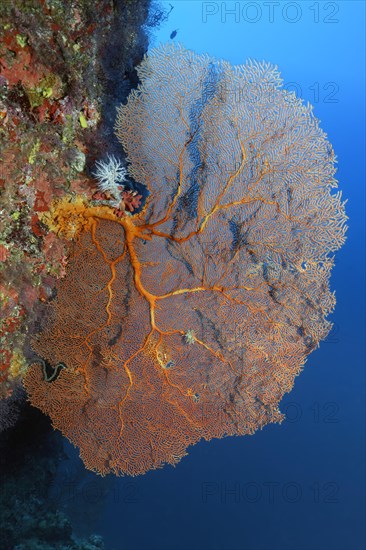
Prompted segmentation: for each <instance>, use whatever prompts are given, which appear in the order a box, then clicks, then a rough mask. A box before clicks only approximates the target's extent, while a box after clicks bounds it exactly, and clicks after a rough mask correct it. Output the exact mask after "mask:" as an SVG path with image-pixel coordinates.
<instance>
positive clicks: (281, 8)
mask: <svg viewBox="0 0 366 550" xmlns="http://www.w3.org/2000/svg"><path fill="white" fill-rule="evenodd" d="M201 15H202V23H210V22H213V21H215V22H217V21H220V22H221V23H227V22H235V23H252V24H253V23H259V22H268V23H276V22H279V21H285V22H286V23H290V24H293V23H298V22H299V21H301V20H304V19H306V20H307V21H309V20H310V21H312V22H313V23H328V24H329V23H330V24H332V23H333V24H334V23H339V18H338V16H339V4H338V2H313V3H310V2H285V3H284V2H202V10H201Z"/></svg>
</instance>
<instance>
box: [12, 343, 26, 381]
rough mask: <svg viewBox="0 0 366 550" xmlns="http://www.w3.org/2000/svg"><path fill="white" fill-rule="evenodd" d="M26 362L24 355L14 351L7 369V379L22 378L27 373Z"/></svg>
mask: <svg viewBox="0 0 366 550" xmlns="http://www.w3.org/2000/svg"><path fill="white" fill-rule="evenodd" d="M27 367H28V364H27V361H26V359H25V357H24V354H23V352H22V351H20V350H15V351H14V352H13V356H12V358H11V364H10V369H9V379H10V380H17V379H20V378H22V377H23V376H24V374H25V373H26V371H27Z"/></svg>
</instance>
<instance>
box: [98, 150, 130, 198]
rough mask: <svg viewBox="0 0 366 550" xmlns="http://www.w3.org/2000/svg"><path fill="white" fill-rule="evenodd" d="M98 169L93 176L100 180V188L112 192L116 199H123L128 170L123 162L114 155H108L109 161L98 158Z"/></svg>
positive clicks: (102, 190) (103, 191)
mask: <svg viewBox="0 0 366 550" xmlns="http://www.w3.org/2000/svg"><path fill="white" fill-rule="evenodd" d="M95 166H96V170H95V172H93V176H94V177H95V178H96V179H97V180H98V189H99V190H100V191H101V192H102V193H109V194H111V195H112V196H113V197H114V198H115V199H116V201H118V202H120V201H121V199H122V195H121V192H122V191H123V189H124V185H123V182H125V181H126V175H127V170H126V168H125V166H123V164H122V162H121V161H120V160H118V159H117V158H116V157H115V156H113V155H108V156H107V161H103V160H98V161H97V162H96V163H95Z"/></svg>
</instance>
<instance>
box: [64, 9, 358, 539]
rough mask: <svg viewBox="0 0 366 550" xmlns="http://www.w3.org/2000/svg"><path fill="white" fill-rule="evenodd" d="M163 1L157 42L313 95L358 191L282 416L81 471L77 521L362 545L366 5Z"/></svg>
mask: <svg viewBox="0 0 366 550" xmlns="http://www.w3.org/2000/svg"><path fill="white" fill-rule="evenodd" d="M165 4H166V6H167V7H169V5H171V6H173V10H172V11H171V13H170V16H169V20H168V22H167V23H166V24H164V25H162V26H161V28H160V30H159V31H156V32H155V34H154V35H153V37H152V46H153V45H154V44H155V45H158V44H159V43H160V42H163V43H164V42H167V41H169V40H171V39H170V35H171V33H172V32H173V31H174V30H177V34H176V36H175V37H174V40H175V41H179V42H180V43H181V44H182V45H184V46H185V47H186V48H189V49H192V50H194V51H196V52H199V53H201V52H207V53H208V54H210V55H211V56H214V57H217V58H223V59H227V60H228V61H230V62H231V63H232V64H242V63H245V61H246V59H247V58H252V59H257V60H260V61H261V60H266V61H270V62H271V63H273V64H275V65H277V66H278V68H279V70H280V71H281V73H282V77H283V79H284V83H285V87H287V88H288V89H292V90H295V91H296V92H297V94H298V95H300V96H301V97H302V98H303V99H304V100H305V101H306V102H307V101H309V102H310V103H312V104H313V105H314V114H315V116H316V117H317V118H319V119H320V120H321V127H322V129H323V130H325V131H326V132H327V134H328V138H329V140H330V142H331V143H332V145H333V148H334V150H335V153H336V155H337V157H338V173H337V176H336V177H337V179H338V180H339V185H340V189H341V190H342V191H343V197H344V198H347V199H348V202H347V207H346V208H347V215H348V216H349V223H348V225H349V230H348V233H347V241H346V244H345V246H344V247H343V248H342V249H341V250H340V252H338V253H337V257H336V258H337V259H336V266H335V268H334V271H333V274H332V278H331V287H332V289H335V291H336V297H337V306H336V309H335V312H334V314H332V317H331V319H332V321H333V323H334V328H333V331H332V332H331V334H330V335H329V336H328V338H327V339H326V341H324V342H322V343H321V345H320V348H319V349H318V350H316V351H314V352H313V353H312V354H311V355H310V357H309V359H308V361H307V363H306V365H305V369H304V371H303V373H302V374H301V375H300V376H299V377H298V378H297V380H296V383H295V386H294V389H293V391H292V392H291V393H290V394H289V395H287V396H286V397H285V398H284V399H283V401H282V403H281V406H280V409H281V410H282V412H284V413H286V414H287V420H286V421H285V422H284V423H282V425H277V426H267V427H266V428H264V429H263V430H262V431H261V432H258V433H256V434H255V435H253V436H251V437H241V438H240V437H234V438H226V439H223V440H217V441H216V440H214V441H211V442H209V443H207V442H202V443H200V444H198V445H196V446H195V447H193V448H192V449H190V451H189V455H188V456H187V457H186V458H184V459H183V460H182V461H181V463H179V464H178V466H177V467H176V468H172V467H165V468H164V469H162V470H158V471H154V472H149V473H147V474H146V475H144V476H141V477H138V478H120V479H115V478H111V479H108V480H107V481H106V482H101V481H100V479H99V478H98V477H97V476H94V474H91V473H87V472H85V471H84V470H83V469H82V467H81V469H80V477H79V481H78V499H79V500H78V502H74V503H73V505H74V507H75V509H76V507H79V510H82V512H79V513H80V514H81V516H80V519H79V520H78V523H79V526H80V525H81V524H82V523H83V524H84V526H86V527H88V528H90V530H91V531H93V532H98V533H100V534H101V535H103V537H104V539H105V541H106V543H107V548H108V550H188V549H189V550H239V549H240V550H362V549H364V548H365V547H366V539H365V520H364V518H365V473H364V466H365V437H364V434H365V431H364V430H365V415H364V413H365V411H364V397H365V379H364V378H365V375H364V357H365V354H364V351H365V350H364V329H365V299H364V298H365V296H364V290H365V278H364V273H365V266H364V261H365V232H364V221H365V219H364V206H365V196H364V194H365V161H364V151H365V130H364V128H365V104H364V91H365V68H364V67H365V55H364V46H365V44H364V42H365V35H364V32H365V30H364V29H365V4H364V3H363V2H362V1H359V2H358V1H337V2H314V1H310V2H307V1H301V2H285V1H281V2H259V1H258V2H200V1H195V0H192V1H186V0H179V1H174V0H169V1H168V2H166V3H165ZM77 464H78V462H77V460H76V459H75V464H74V466H75V468H76V467H77ZM76 505H78V506H76ZM96 510H97V513H96ZM86 527H85V528H86Z"/></svg>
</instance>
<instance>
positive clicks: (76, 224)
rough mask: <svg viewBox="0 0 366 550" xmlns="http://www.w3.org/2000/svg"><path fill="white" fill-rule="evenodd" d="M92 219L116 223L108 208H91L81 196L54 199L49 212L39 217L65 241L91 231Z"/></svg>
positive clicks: (112, 213)
mask: <svg viewBox="0 0 366 550" xmlns="http://www.w3.org/2000/svg"><path fill="white" fill-rule="evenodd" d="M93 218H102V219H108V220H113V221H118V217H117V216H116V215H115V214H114V212H113V209H111V208H110V207H109V206H92V205H91V204H90V203H89V201H88V199H87V198H86V197H83V196H82V195H65V196H64V197H62V198H61V199H55V200H54V201H53V202H52V204H51V207H50V210H49V211H48V212H45V213H44V214H42V215H41V216H40V219H41V221H42V222H43V223H44V224H46V225H47V227H48V228H49V229H50V230H51V231H53V232H54V233H57V235H60V236H61V237H63V238H64V239H67V240H72V239H76V238H77V237H78V235H79V234H80V233H81V232H82V231H85V230H88V229H91V226H92V223H93Z"/></svg>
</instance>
